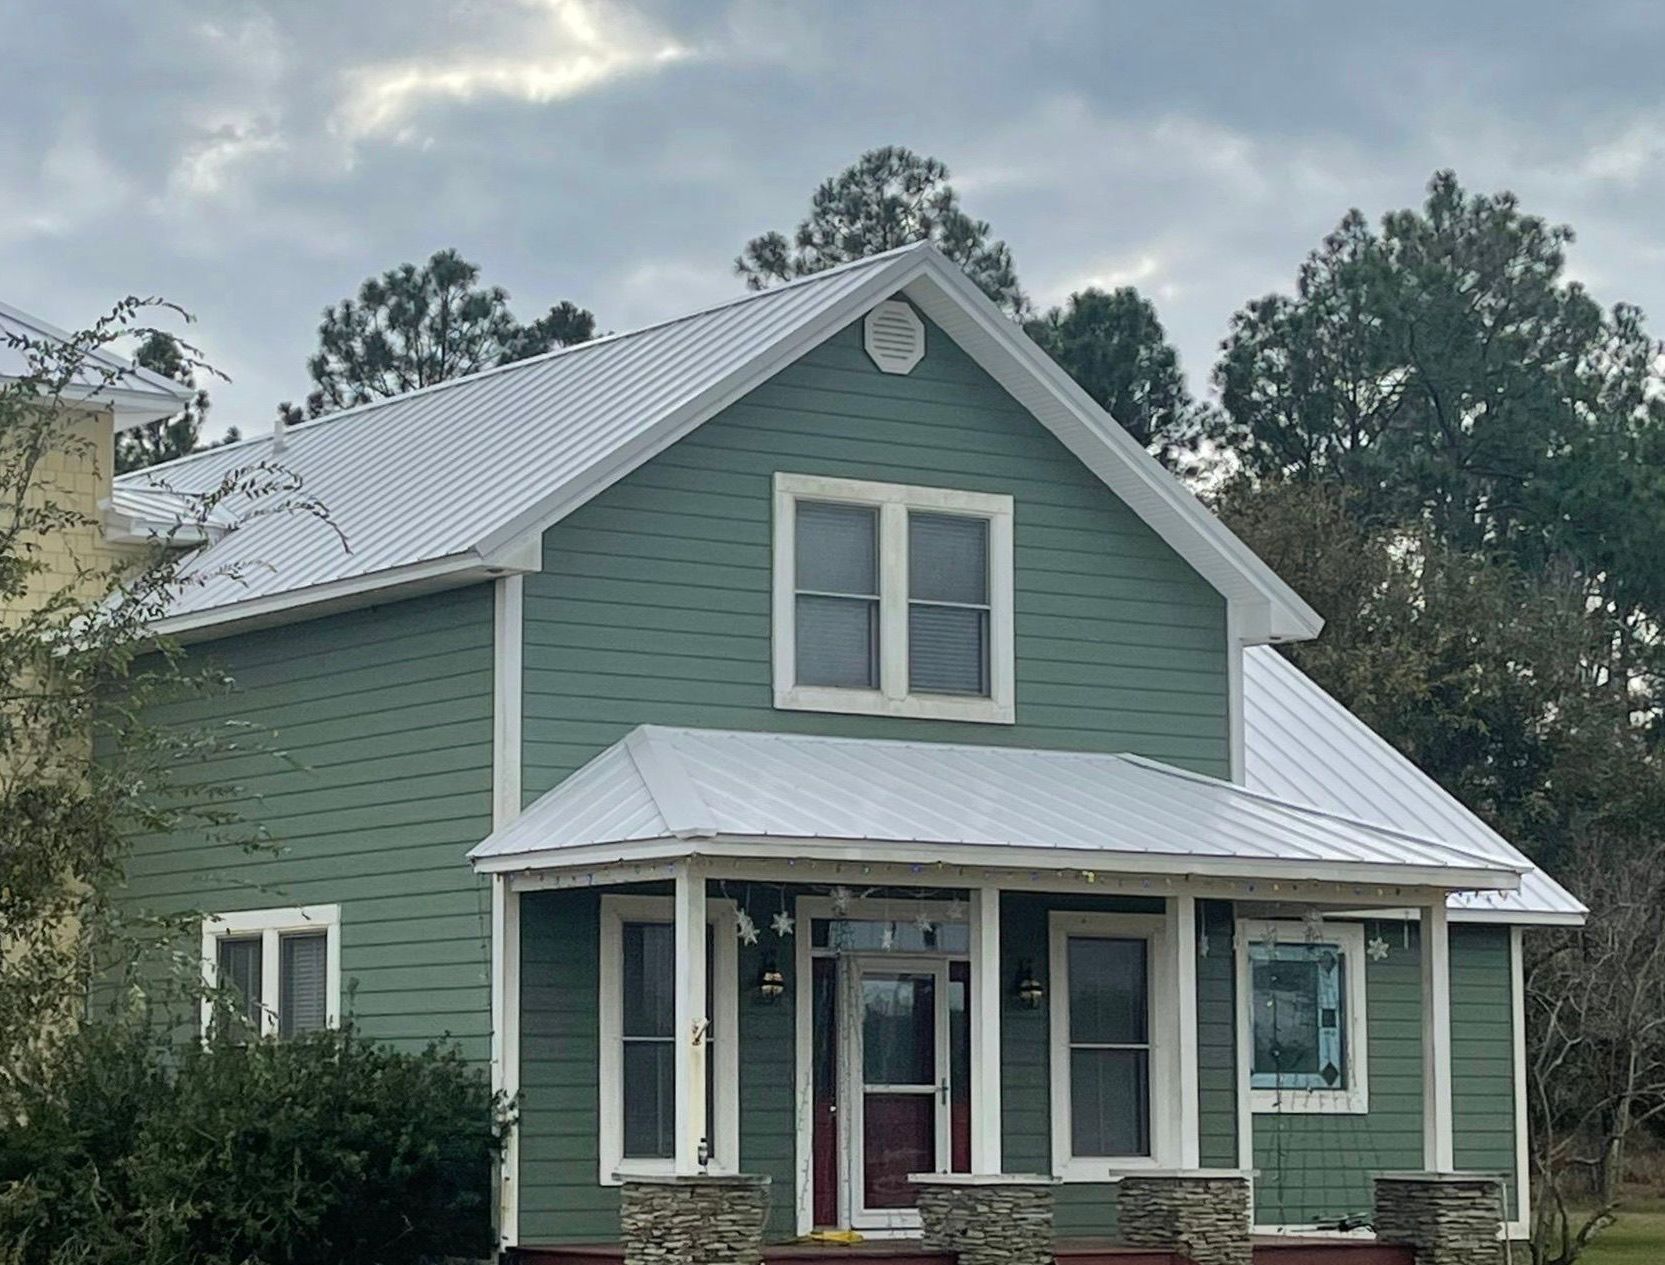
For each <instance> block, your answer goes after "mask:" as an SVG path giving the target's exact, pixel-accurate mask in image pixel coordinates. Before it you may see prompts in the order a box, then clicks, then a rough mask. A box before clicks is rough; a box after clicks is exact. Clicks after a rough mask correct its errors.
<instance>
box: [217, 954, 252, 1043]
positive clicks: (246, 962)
mask: <svg viewBox="0 0 1665 1265" xmlns="http://www.w3.org/2000/svg"><path fill="white" fill-rule="evenodd" d="M219 970H220V974H219V980H220V987H221V988H228V989H231V990H232V991H233V992H234V993H235V994H236V995H237V996H238V997H239V998H240V999H241V1002H240V1004H239V1006H238V1009H239V1010H240V1011H241V1012H242V1014H243V1016H244V1018H246V1019H247V1020H248V1021H249V1022H250V1023H251V1024H253V1025H255V1027H256V1029H258V1028H259V1026H260V1003H261V1000H262V999H261V996H260V937H259V936H252V937H248V938H245V939H240V940H221V941H220V946H219Z"/></svg>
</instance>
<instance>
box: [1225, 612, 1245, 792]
mask: <svg viewBox="0 0 1665 1265" xmlns="http://www.w3.org/2000/svg"><path fill="white" fill-rule="evenodd" d="M1241 611H1242V608H1241V606H1240V605H1239V604H1238V603H1237V602H1234V601H1227V603H1226V759H1227V775H1228V776H1229V777H1230V779H1231V780H1232V781H1233V782H1236V783H1237V784H1238V785H1239V786H1243V785H1245V784H1246V783H1247V781H1248V769H1247V766H1246V756H1245V754H1244V743H1245V739H1244V725H1245V719H1244V713H1243V647H1244V641H1243V628H1242V624H1243V616H1242V613H1241Z"/></svg>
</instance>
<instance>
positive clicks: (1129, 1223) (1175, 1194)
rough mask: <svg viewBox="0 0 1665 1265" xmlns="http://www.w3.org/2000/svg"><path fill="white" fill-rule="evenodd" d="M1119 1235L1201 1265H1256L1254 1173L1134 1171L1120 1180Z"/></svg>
mask: <svg viewBox="0 0 1665 1265" xmlns="http://www.w3.org/2000/svg"><path fill="white" fill-rule="evenodd" d="M1116 1209H1117V1217H1116V1227H1117V1237H1118V1238H1120V1240H1121V1241H1122V1242H1123V1243H1126V1244H1127V1245H1128V1246H1129V1247H1160V1248H1166V1249H1168V1250H1169V1251H1170V1252H1182V1253H1184V1254H1185V1255H1186V1256H1189V1257H1190V1258H1191V1259H1192V1260H1193V1261H1195V1262H1196V1263H1197V1265H1250V1262H1251V1259H1252V1255H1253V1246H1252V1242H1251V1237H1250V1236H1251V1232H1252V1231H1251V1227H1250V1224H1249V1175H1248V1174H1247V1173H1244V1172H1242V1171H1240V1170H1238V1169H1189V1170H1182V1171H1178V1172H1166V1173H1128V1174H1126V1175H1124V1176H1123V1177H1121V1178H1120V1179H1119V1180H1118V1181H1117V1182H1116Z"/></svg>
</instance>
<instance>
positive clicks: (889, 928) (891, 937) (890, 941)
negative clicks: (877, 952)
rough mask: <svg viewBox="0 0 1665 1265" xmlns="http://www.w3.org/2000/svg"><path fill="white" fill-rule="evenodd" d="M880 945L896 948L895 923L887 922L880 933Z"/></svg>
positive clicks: (885, 947) (881, 946) (884, 947)
mask: <svg viewBox="0 0 1665 1265" xmlns="http://www.w3.org/2000/svg"><path fill="white" fill-rule="evenodd" d="M879 947H880V948H881V949H894V948H895V947H896V924H895V923H893V922H887V923H885V929H884V930H883V931H881V932H880V933H879Z"/></svg>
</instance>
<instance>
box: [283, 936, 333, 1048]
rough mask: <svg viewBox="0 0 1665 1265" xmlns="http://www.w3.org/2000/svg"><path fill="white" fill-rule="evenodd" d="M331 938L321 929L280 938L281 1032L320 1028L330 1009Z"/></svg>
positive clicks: (289, 1033)
mask: <svg viewBox="0 0 1665 1265" xmlns="http://www.w3.org/2000/svg"><path fill="white" fill-rule="evenodd" d="M328 949H329V938H328V936H326V935H325V934H324V933H323V932H321V931H309V932H306V933H305V934H301V935H292V936H284V937H283V938H282V939H281V940H279V941H278V950H279V951H278V994H279V1001H278V1032H279V1033H280V1034H281V1035H283V1036H286V1037H288V1036H293V1035H294V1034H295V1033H297V1032H316V1031H317V1030H318V1029H320V1028H322V1027H323V1026H324V1020H325V1016H326V1015H327V1013H328V1009H329V1008H328V1004H327V998H326V995H325V991H324V989H325V983H326V980H327V975H328V962H329V953H328Z"/></svg>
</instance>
